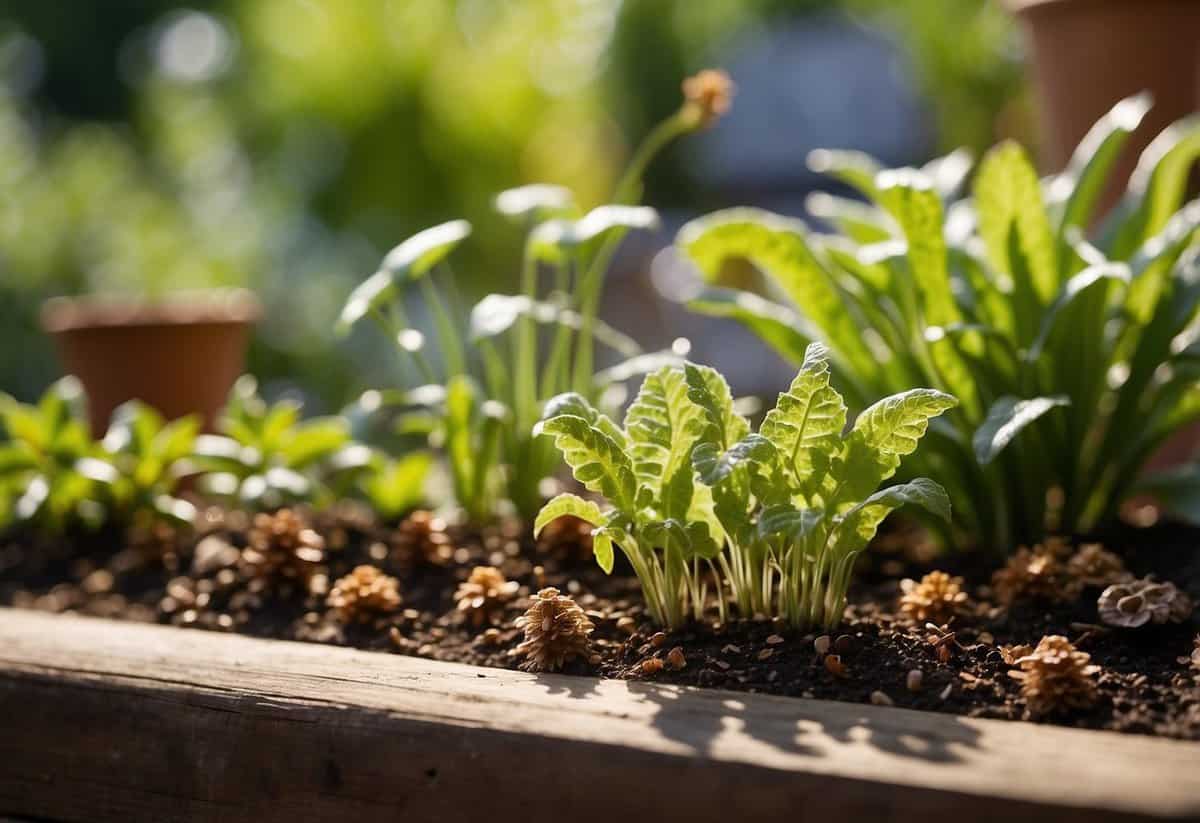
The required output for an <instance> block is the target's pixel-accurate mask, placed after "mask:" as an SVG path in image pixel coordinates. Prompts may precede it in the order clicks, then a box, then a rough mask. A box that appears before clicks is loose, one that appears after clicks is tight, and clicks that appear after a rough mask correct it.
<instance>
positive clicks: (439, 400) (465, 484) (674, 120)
mask: <svg viewBox="0 0 1200 823" xmlns="http://www.w3.org/2000/svg"><path fill="white" fill-rule="evenodd" d="M684 93H685V99H684V102H683V104H682V105H681V106H680V108H679V110H678V111H676V112H675V113H674V114H673V115H671V116H670V117H668V118H667V119H666V120H664V121H663V122H662V123H660V124H659V125H658V126H657V127H656V128H654V129H653V130H652V131H651V133H650V134H649V135H648V136H647V137H646V139H645V140H644V141H643V143H642V145H641V146H640V147H639V148H638V150H637V151H636V152H635V153H634V155H633V158H632V160H631V162H630V165H629V168H628V169H627V170H626V172H625V174H624V175H623V177H622V178H621V180H620V181H619V183H618V184H617V188H616V191H615V193H614V198H613V199H614V202H613V203H611V204H608V205H603V206H598V207H596V208H594V209H592V210H591V211H588V212H587V213H586V214H580V212H579V210H578V208H577V207H576V205H575V203H574V201H573V198H572V197H571V195H570V193H569V192H568V191H567V190H565V189H563V188H561V187H558V186H551V185H531V186H524V187H522V188H519V189H511V190H508V191H505V192H503V193H501V194H500V195H499V196H498V197H497V198H496V206H497V208H498V210H499V211H501V212H502V213H503V214H505V215H507V216H508V217H510V218H512V219H514V220H516V221H518V222H519V223H521V224H523V225H524V226H525V227H526V228H527V230H528V232H527V235H526V242H525V249H524V256H523V260H522V263H521V276H520V293H519V294H516V295H503V294H490V295H488V296H487V297H485V298H483V299H482V300H481V301H479V302H478V303H477V304H476V305H475V307H474V308H473V309H472V311H471V312H470V317H469V322H468V323H467V324H466V325H468V326H469V336H468V340H469V342H470V343H471V344H472V346H471V349H472V350H470V351H469V350H468V349H467V347H465V346H464V344H463V337H464V329H463V325H464V324H463V323H461V322H459V321H458V320H457V319H456V312H455V311H454V310H453V308H452V307H451V306H450V305H449V300H448V299H446V298H443V296H442V291H441V290H440V289H439V285H436V284H435V283H434V282H433V278H434V277H435V276H436V277H438V278H439V279H440V280H441V281H442V283H441V285H442V288H444V289H445V291H446V293H448V294H450V293H453V287H454V275H453V272H451V271H450V270H449V266H448V264H447V262H446V260H447V258H448V256H449V255H450V253H451V252H452V251H453V250H454V249H455V248H456V247H457V246H459V244H460V243H462V242H463V241H464V240H465V239H466V238H467V237H468V236H469V235H470V233H471V225H470V224H469V223H467V222H466V221H465V220H455V221H451V222H448V223H443V224H441V225H438V226H434V227H432V228H429V229H426V230H425V231H422V232H420V233H418V234H416V235H414V236H412V237H410V238H409V239H408V240H405V241H404V242H403V243H401V244H400V245H398V246H396V247H395V248H394V249H392V251H391V252H389V253H388V254H387V256H386V257H385V258H384V259H383V262H382V263H381V264H380V266H379V270H378V271H377V272H376V273H375V274H373V275H372V276H371V277H369V278H368V279H367V280H365V281H364V282H363V283H361V284H360V285H359V286H358V287H357V288H356V289H355V290H354V291H353V292H352V293H351V295H350V297H349V299H348V300H347V302H346V305H345V308H344V309H343V311H342V315H341V318H340V320H339V328H340V329H341V330H342V331H343V332H345V331H348V330H349V329H350V328H351V327H353V326H354V325H355V324H357V323H358V322H360V321H362V320H363V319H364V318H370V319H371V320H372V321H373V322H374V323H375V324H376V325H377V326H378V327H379V328H380V329H381V330H382V331H383V332H384V334H386V335H387V336H388V337H389V338H391V339H393V340H394V341H396V344H397V346H398V347H399V349H400V351H401V352H402V354H403V355H404V356H405V357H406V359H408V360H409V361H411V364H412V365H413V366H414V367H415V369H416V371H417V373H418V374H419V375H420V377H421V379H422V380H424V381H425V382H426V385H425V386H422V387H419V388H417V389H415V390H412V391H401V392H389V393H381V392H378V391H372V392H369V393H368V396H367V398H366V399H367V400H369V403H370V404H371V405H373V406H375V407H382V406H387V407H388V408H392V409H396V408H399V409H405V408H407V409H409V410H411V409H412V408H413V407H424V408H425V411H426V414H425V415H424V419H425V420H426V422H427V423H428V428H429V431H430V432H431V434H433V435H434V439H435V442H437V443H438V444H439V445H440V446H441V447H442V451H443V452H444V453H445V455H446V458H447V462H448V464H449V467H450V474H451V478H452V481H453V485H454V491H455V498H456V500H457V502H458V503H459V505H461V506H462V507H463V508H464V509H465V510H466V512H467V514H468V516H469V517H471V518H472V519H473V520H476V521H478V520H482V519H485V518H487V517H489V516H491V515H492V514H494V513H495V511H496V505H497V503H498V502H499V501H500V500H508V501H511V502H512V504H513V505H514V506H515V507H516V509H517V511H518V513H519V514H521V515H522V516H523V517H526V518H530V517H532V516H533V515H534V513H535V512H536V511H537V509H538V507H539V506H540V505H541V503H542V501H543V499H544V494H543V490H542V483H543V481H544V480H545V478H546V477H548V476H549V475H550V474H551V473H552V472H553V469H554V465H555V462H556V461H555V459H554V456H553V451H552V450H551V449H550V448H549V446H548V444H547V443H546V441H543V440H539V439H538V438H536V437H534V436H533V434H532V429H533V426H534V424H535V423H536V422H537V420H538V418H539V414H540V410H541V404H542V402H543V401H544V400H545V399H546V398H549V397H552V396H554V395H556V394H559V393H561V392H565V391H568V390H573V391H575V392H576V393H578V394H579V395H581V396H583V397H585V398H587V399H588V400H589V402H599V400H600V396H601V394H602V393H603V391H604V389H605V388H607V386H608V384H609V382H610V381H612V380H614V379H616V378H617V377H620V376H621V375H622V374H625V375H627V376H628V375H632V374H635V373H639V370H640V371H643V372H644V371H646V370H648V369H650V368H653V367H654V366H655V365H657V364H658V363H659V362H661V360H662V357H661V356H660V357H657V358H656V357H653V356H649V357H648V356H646V355H645V354H644V353H643V352H642V351H641V349H640V348H639V347H638V346H637V344H636V343H634V342H633V341H632V340H630V339H629V338H628V337H626V336H624V335H622V334H620V333H619V332H617V331H615V330H613V329H611V328H610V327H608V326H607V325H605V324H604V323H602V322H601V321H600V320H599V319H598V318H597V316H596V314H597V311H598V309H599V306H600V296H601V293H602V291H603V286H604V280H605V274H606V272H607V270H608V268H609V264H610V263H611V260H612V257H613V255H614V254H615V252H616V249H617V246H618V245H619V243H620V242H621V239H622V238H623V237H624V236H625V235H626V233H627V232H628V231H630V230H633V229H649V228H654V227H657V225H658V215H657V214H656V213H655V212H654V211H653V210H652V209H650V208H648V207H645V206H638V205H634V204H635V203H636V201H638V200H639V199H640V197H641V188H642V178H643V175H644V173H645V170H646V167H647V166H648V165H649V163H650V161H651V160H652V159H653V158H654V156H655V155H656V154H658V153H659V152H660V151H661V150H662V149H663V147H665V146H666V145H668V144H669V143H670V142H671V141H673V140H675V139H676V138H678V137H680V136H682V135H685V134H688V133H690V132H693V131H696V130H698V129H701V128H704V127H706V126H708V125H710V124H711V123H712V122H713V121H714V120H715V119H717V118H718V117H720V116H721V115H722V114H723V113H724V112H725V111H726V110H727V109H728V107H729V103H730V98H731V95H732V86H731V84H730V83H729V80H728V78H727V77H726V76H725V75H724V74H723V73H721V72H717V71H706V72H701V73H700V74H698V75H696V76H695V77H693V78H689V79H688V81H687V82H686V83H685V84H684ZM543 271H545V273H546V274H548V276H549V280H550V281H551V284H552V288H551V290H550V292H549V294H547V295H545V296H543V295H542V293H541V292H542V290H541V289H539V279H540V276H541V275H542V274H543ZM411 284H415V286H416V288H418V289H419V290H420V297H421V301H422V304H423V306H424V308H425V309H427V310H428V312H429V314H430V316H431V318H432V321H433V326H434V328H435V330H436V335H437V342H438V352H439V353H440V355H441V356H440V361H441V363H440V364H436V363H435V362H434V360H433V358H432V357H431V356H430V354H429V353H427V351H426V339H425V335H424V334H422V333H421V332H420V331H418V330H417V329H416V328H414V327H413V326H412V323H411V321H410V317H409V312H408V309H407V308H406V301H405V297H406V294H405V291H406V289H407V287H409V286H410V285H411ZM539 326H546V327H548V328H549V330H550V333H549V338H550V339H549V340H548V341H547V342H548V345H546V347H545V353H544V356H543V354H542V351H541V350H542V348H543V346H542V343H543V341H542V339H541V337H542V336H541V335H539V328H538V327H539ZM598 342H599V343H604V344H608V345H611V346H612V347H613V348H615V349H616V350H617V351H618V352H620V353H621V354H623V355H625V356H627V357H629V358H631V360H630V362H629V364H628V366H627V367H619V368H617V369H615V370H614V369H610V370H608V371H606V372H603V373H600V374H597V372H596V368H595V362H596V357H595V347H596V344H597V343H598ZM663 356H667V355H665V353H664V354H663ZM403 419H404V421H405V423H404V425H410V424H411V422H412V420H413V419H414V417H413V415H411V414H406V415H405V416H404V417H403Z"/></svg>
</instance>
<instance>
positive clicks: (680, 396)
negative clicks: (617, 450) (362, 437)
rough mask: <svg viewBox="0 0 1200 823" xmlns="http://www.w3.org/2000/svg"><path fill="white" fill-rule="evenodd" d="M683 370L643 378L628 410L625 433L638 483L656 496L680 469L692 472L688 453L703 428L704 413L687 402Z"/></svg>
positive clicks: (671, 370) (673, 370)
mask: <svg viewBox="0 0 1200 823" xmlns="http://www.w3.org/2000/svg"><path fill="white" fill-rule="evenodd" d="M687 394H688V384H687V380H686V378H685V377H684V373H683V369H680V368H676V367H666V368H662V369H659V370H658V371H656V372H651V373H650V374H648V375H646V379H645V380H644V381H642V387H641V389H640V390H639V391H638V394H637V397H635V398H634V401H633V403H632V404H631V405H630V407H629V409H628V411H627V412H626V413H625V431H626V433H627V434H628V436H629V448H630V455H631V456H632V458H633V465H634V470H635V472H636V474H637V479H638V484H639V485H640V486H642V487H643V488H645V489H649V490H650V492H651V494H653V495H654V496H655V497H657V496H658V493H659V490H660V489H662V488H663V485H664V483H665V482H666V481H667V480H669V479H671V478H672V477H673V476H674V474H675V472H677V471H678V470H679V469H680V467H681V466H686V468H687V471H688V472H689V473H690V472H691V468H692V467H691V452H692V446H693V445H694V444H695V442H696V440H697V438H698V437H699V436H700V433H701V432H702V431H703V427H704V412H703V411H701V409H700V407H698V406H697V405H696V404H694V403H692V402H691V401H690V400H689V399H688V396H687Z"/></svg>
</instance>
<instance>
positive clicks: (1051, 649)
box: [1008, 634, 1100, 717]
mask: <svg viewBox="0 0 1200 823" xmlns="http://www.w3.org/2000/svg"><path fill="white" fill-rule="evenodd" d="M1091 659H1092V656H1091V655H1090V654H1088V653H1087V652H1081V651H1079V650H1078V649H1076V648H1075V647H1074V646H1073V645H1071V641H1069V640H1067V638H1065V637H1063V636H1062V635H1058V634H1051V635H1047V636H1045V637H1043V638H1042V639H1041V641H1040V642H1039V643H1038V644H1037V648H1036V649H1034V650H1033V651H1032V652H1030V653H1029V654H1027V655H1024V656H1023V657H1020V658H1018V659H1017V660H1016V665H1018V666H1020V667H1021V670H1020V671H1013V672H1009V673H1008V674H1009V676H1010V677H1012V678H1014V679H1015V680H1019V681H1021V694H1022V696H1023V697H1024V698H1025V705H1026V706H1027V707H1028V708H1029V713H1030V714H1031V715H1033V716H1034V717H1041V716H1043V715H1046V714H1049V713H1051V712H1054V711H1057V710H1061V709H1084V708H1087V707H1088V706H1091V705H1092V704H1093V703H1095V702H1096V698H1097V695H1098V693H1097V691H1096V680H1095V678H1094V677H1093V675H1095V674H1096V673H1097V672H1099V671H1100V667H1099V666H1094V665H1091V663H1090V661H1091Z"/></svg>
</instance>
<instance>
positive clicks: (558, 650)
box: [516, 588, 595, 672]
mask: <svg viewBox="0 0 1200 823" xmlns="http://www.w3.org/2000/svg"><path fill="white" fill-rule="evenodd" d="M517 626H518V628H522V627H523V628H524V629H525V640H524V642H522V643H521V644H520V645H519V646H517V648H516V653H517V654H518V655H523V656H525V658H526V660H525V662H524V663H522V664H521V668H522V669H524V670H525V671H529V672H541V671H555V670H556V669H561V668H562V667H563V664H564V663H566V662H567V661H568V660H571V659H572V658H575V657H582V658H584V659H585V660H591V659H592V656H591V642H590V640H589V638H588V635H590V634H591V633H592V629H594V628H595V627H594V626H593V625H592V621H590V620H588V619H587V615H585V614H584V613H583V609H581V608H579V605H578V604H577V603H576V602H575V601H574V600H572V599H571V598H570V597H567V596H566V595H563V594H559V591H558V589H555V588H545V589H542V590H541V591H540V592H538V593H537V595H535V596H534V598H533V603H532V605H530V607H529V609H528V611H526V612H525V614H524V615H523V616H522V617H520V618H518V620H517Z"/></svg>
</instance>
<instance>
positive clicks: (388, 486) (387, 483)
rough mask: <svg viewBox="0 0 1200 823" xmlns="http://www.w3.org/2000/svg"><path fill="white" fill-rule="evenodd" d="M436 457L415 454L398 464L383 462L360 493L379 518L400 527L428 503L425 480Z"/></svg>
mask: <svg viewBox="0 0 1200 823" xmlns="http://www.w3.org/2000/svg"><path fill="white" fill-rule="evenodd" d="M431 463H432V456H431V455H430V454H429V453H428V452H414V453H412V454H407V455H405V456H404V457H401V458H399V459H396V460H391V459H383V458H381V459H379V460H377V461H376V462H375V463H374V464H373V465H372V467H371V468H370V469H369V470H367V471H366V472H365V473H364V474H363V476H362V477H361V478H360V479H359V481H358V492H359V494H360V495H361V496H362V498H363V499H364V500H366V501H367V503H368V505H370V507H371V511H373V512H374V513H375V514H376V516H378V517H379V519H380V520H382V521H383V522H385V523H396V522H398V521H399V520H400V518H402V517H403V516H404V515H406V514H408V513H409V512H411V511H412V510H413V509H415V508H417V507H418V506H420V505H421V504H422V503H423V502H424V501H425V480H426V478H427V477H428V476H429V468H430V464H431Z"/></svg>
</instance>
